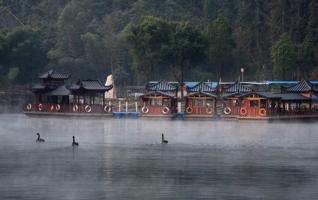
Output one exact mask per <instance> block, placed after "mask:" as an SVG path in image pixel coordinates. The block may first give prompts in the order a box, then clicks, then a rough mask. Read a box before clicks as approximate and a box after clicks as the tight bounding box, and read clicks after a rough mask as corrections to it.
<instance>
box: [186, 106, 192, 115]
mask: <svg viewBox="0 0 318 200" xmlns="http://www.w3.org/2000/svg"><path fill="white" fill-rule="evenodd" d="M186 112H187V113H189V114H191V113H193V108H192V107H190V106H189V107H187V109H186Z"/></svg>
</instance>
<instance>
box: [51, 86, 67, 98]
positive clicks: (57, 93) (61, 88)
mask: <svg viewBox="0 0 318 200" xmlns="http://www.w3.org/2000/svg"><path fill="white" fill-rule="evenodd" d="M46 95H48V96H68V95H70V90H69V89H67V88H66V86H65V85H61V86H59V87H57V88H56V89H55V90H53V91H51V92H49V93H47V94H46Z"/></svg>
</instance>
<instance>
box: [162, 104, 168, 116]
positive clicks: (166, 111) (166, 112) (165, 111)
mask: <svg viewBox="0 0 318 200" xmlns="http://www.w3.org/2000/svg"><path fill="white" fill-rule="evenodd" d="M169 111H170V109H169V108H168V107H167V106H166V107H164V108H163V109H162V113H163V114H165V115H166V114H168V113H169Z"/></svg>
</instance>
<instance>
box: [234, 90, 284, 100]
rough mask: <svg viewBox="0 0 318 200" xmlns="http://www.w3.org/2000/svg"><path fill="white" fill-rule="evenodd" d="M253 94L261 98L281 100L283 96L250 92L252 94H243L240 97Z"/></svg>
mask: <svg viewBox="0 0 318 200" xmlns="http://www.w3.org/2000/svg"><path fill="white" fill-rule="evenodd" d="M253 94H256V95H259V96H261V97H264V98H267V99H280V98H281V94H277V93H272V92H250V93H246V94H242V95H240V97H246V96H249V95H253Z"/></svg>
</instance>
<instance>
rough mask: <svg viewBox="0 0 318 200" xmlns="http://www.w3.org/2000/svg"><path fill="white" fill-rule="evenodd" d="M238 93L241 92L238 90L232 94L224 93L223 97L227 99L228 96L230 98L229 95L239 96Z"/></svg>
mask: <svg viewBox="0 0 318 200" xmlns="http://www.w3.org/2000/svg"><path fill="white" fill-rule="evenodd" d="M238 95H240V93H238V92H233V93H230V94H224V95H223V96H222V98H223V99H226V98H229V97H232V96H238Z"/></svg>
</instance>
